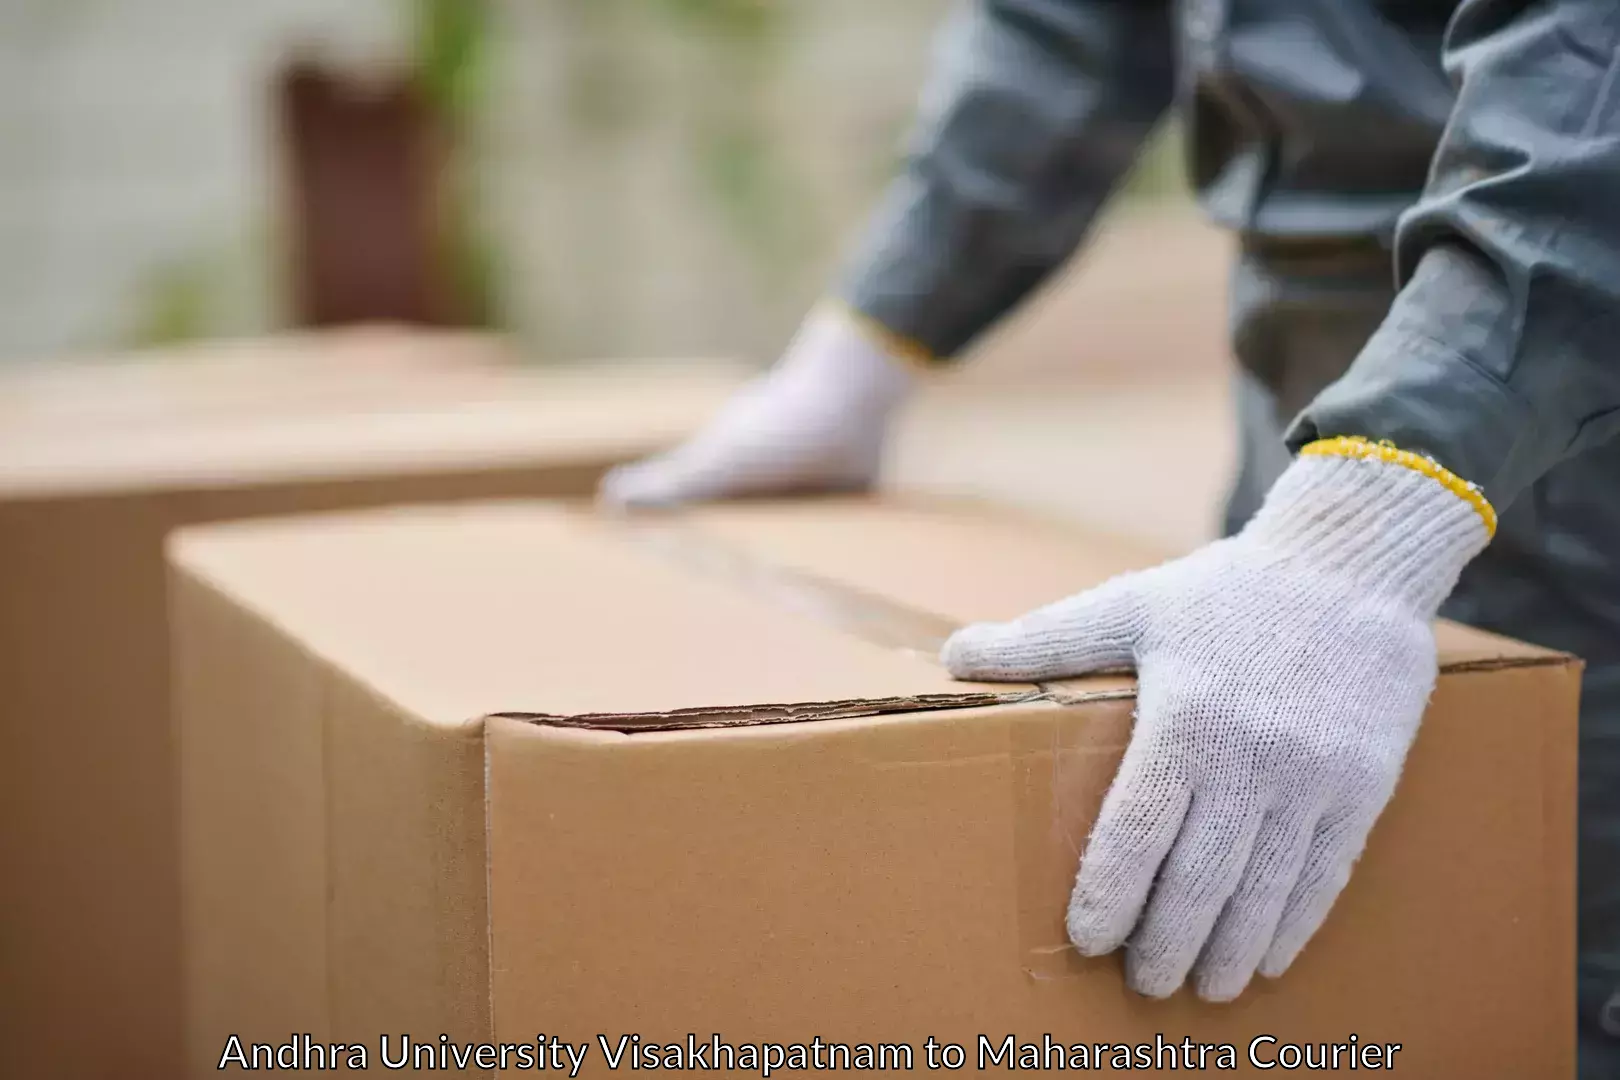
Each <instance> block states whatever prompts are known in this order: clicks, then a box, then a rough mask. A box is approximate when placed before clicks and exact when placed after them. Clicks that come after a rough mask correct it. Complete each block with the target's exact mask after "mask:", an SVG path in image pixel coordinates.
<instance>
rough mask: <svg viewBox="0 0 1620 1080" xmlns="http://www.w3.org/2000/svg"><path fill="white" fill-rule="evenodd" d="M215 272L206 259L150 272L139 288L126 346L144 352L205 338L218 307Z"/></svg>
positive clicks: (175, 261)
mask: <svg viewBox="0 0 1620 1080" xmlns="http://www.w3.org/2000/svg"><path fill="white" fill-rule="evenodd" d="M214 271H215V267H214V266H213V263H212V260H210V259H207V258H203V257H192V258H176V259H173V260H170V261H169V262H167V263H165V264H163V265H161V266H159V267H157V268H156V269H154V270H152V271H150V272H149V273H148V274H147V275H146V277H145V278H144V279H143V280H142V281H141V283H140V284H139V285H138V286H137V290H138V291H137V295H136V297H135V316H134V320H133V325H132V326H131V327H130V328H129V331H128V332H127V333H126V334H125V335H123V337H124V340H125V343H127V344H128V345H131V346H133V347H136V348H144V347H147V346H158V345H172V344H175V343H178V342H182V341H191V340H194V339H196V338H200V337H205V336H206V335H207V334H208V333H209V331H210V329H211V327H212V324H213V315H214V309H215V306H216V297H215V296H214V288H213V286H214V281H215V273H214Z"/></svg>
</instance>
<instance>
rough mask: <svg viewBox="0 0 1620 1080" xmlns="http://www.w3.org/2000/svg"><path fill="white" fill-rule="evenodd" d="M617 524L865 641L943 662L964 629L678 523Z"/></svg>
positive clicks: (665, 551)
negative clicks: (944, 651) (948, 642)
mask: <svg viewBox="0 0 1620 1080" xmlns="http://www.w3.org/2000/svg"><path fill="white" fill-rule="evenodd" d="M611 522H612V527H613V528H614V530H615V531H616V532H617V533H618V535H619V536H620V537H621V538H622V539H624V540H626V541H628V542H629V543H632V544H635V545H637V546H639V547H641V548H643V549H644V550H647V551H650V552H653V553H654V554H656V555H658V556H659V557H661V558H664V559H666V560H668V561H670V562H673V563H676V564H679V565H681V566H683V567H685V568H687V569H690V570H693V571H695V572H697V573H699V574H702V575H704V576H706V577H711V578H717V579H720V580H723V581H726V582H728V583H730V584H732V585H734V586H737V587H738V588H740V589H742V590H744V591H746V592H747V593H749V594H750V595H752V596H756V597H758V598H760V599H762V600H765V601H768V602H770V603H772V604H773V605H775V606H777V607H779V608H782V609H783V610H786V611H792V612H795V613H797V614H800V615H804V616H806V617H808V618H812V619H815V620H817V621H818V622H821V623H823V624H826V625H829V626H832V627H835V628H837V629H839V630H843V631H844V632H846V633H848V634H851V635H852V636H854V637H858V638H860V639H862V640H863V641H867V642H870V643H871V644H874V645H880V646H883V647H885V648H890V649H896V650H899V651H901V652H906V653H911V654H914V655H917V656H919V657H922V658H924V659H927V660H928V661H929V662H931V663H935V664H937V663H939V650H940V647H941V646H943V645H944V644H945V639H946V638H948V637H950V636H951V634H953V633H955V632H956V630H957V629H958V628H959V625H960V624H958V623H955V622H952V621H951V620H950V619H946V618H944V617H942V616H939V615H935V614H932V613H931V612H927V611H922V610H919V609H917V608H912V607H908V606H907V605H905V604H900V603H897V602H895V601H893V600H889V599H888V598H886V597H882V596H877V595H874V594H872V593H868V592H865V591H863V590H860V589H857V588H854V587H853V586H849V585H845V584H843V583H841V582H835V581H829V580H827V579H825V578H820V577H816V576H815V575H812V574H806V573H803V572H800V571H797V570H791V569H789V568H787V567H783V566H778V565H775V564H772V563H767V562H764V561H763V560H760V559H757V558H755V557H753V556H751V555H749V554H747V553H746V552H744V551H741V550H739V549H737V548H736V547H733V546H731V545H729V544H726V543H725V542H723V541H721V540H718V539H716V538H715V537H714V536H712V535H709V534H706V533H704V532H703V531H702V530H701V529H700V528H698V527H696V526H693V525H691V524H687V523H683V522H681V521H678V520H676V519H673V518H667V519H663V520H654V519H650V518H637V517H634V516H625V517H622V518H617V519H611Z"/></svg>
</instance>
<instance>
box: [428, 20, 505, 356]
mask: <svg viewBox="0 0 1620 1080" xmlns="http://www.w3.org/2000/svg"><path fill="white" fill-rule="evenodd" d="M411 18H412V27H411V28H412V31H413V41H414V43H415V52H414V55H413V57H412V66H413V68H414V71H415V75H416V78H417V79H418V80H419V83H420V85H421V87H422V90H423V92H424V94H425V95H426V96H427V99H428V101H429V103H430V105H431V107H432V108H433V110H434V111H435V113H436V114H437V118H438V120H439V122H440V123H441V124H442V125H443V126H444V130H445V134H446V136H447V137H448V138H449V141H450V150H449V152H450V163H449V174H448V175H447V177H446V178H445V179H446V190H445V205H444V206H443V207H442V212H443V214H444V215H445V217H444V224H445V243H446V251H445V252H444V255H443V258H444V260H445V266H444V270H445V272H446V274H447V275H448V276H449V279H450V283H451V288H453V289H454V290H455V294H456V301H457V304H458V307H459V309H460V310H459V312H458V314H459V315H460V316H461V317H462V319H463V320H464V321H466V322H468V323H471V324H472V325H474V326H484V327H488V326H493V325H494V324H496V323H497V322H498V321H499V317H498V312H497V310H496V302H495V296H496V276H497V273H498V259H497V256H496V248H495V246H494V245H493V244H492V243H491V241H490V238H489V236H488V234H487V231H486V229H485V227H484V225H483V222H482V217H481V215H480V214H479V212H478V210H477V206H478V202H479V200H478V197H477V193H476V191H475V177H476V173H477V166H476V162H475V161H474V160H473V157H474V154H475V152H476V151H475V148H474V146H473V141H474V133H475V132H476V130H477V126H478V124H479V121H480V119H481V117H482V110H483V108H484V105H485V101H486V97H485V87H486V86H487V74H488V71H487V69H488V63H489V59H488V58H489V40H490V21H491V11H490V3H489V0H412V2H411Z"/></svg>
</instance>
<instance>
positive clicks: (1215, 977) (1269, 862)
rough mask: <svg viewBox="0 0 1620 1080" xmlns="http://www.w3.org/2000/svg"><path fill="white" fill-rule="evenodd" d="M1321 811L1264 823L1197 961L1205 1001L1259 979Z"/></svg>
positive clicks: (1280, 815) (1276, 815) (1224, 997)
mask: <svg viewBox="0 0 1620 1080" xmlns="http://www.w3.org/2000/svg"><path fill="white" fill-rule="evenodd" d="M1318 821H1319V815H1318V813H1317V812H1316V809H1315V808H1314V807H1313V808H1310V809H1289V810H1273V811H1272V812H1271V813H1269V814H1267V815H1266V816H1265V819H1264V820H1263V821H1262V822H1261V823H1260V834H1259V836H1258V838H1257V839H1256V840H1255V844H1254V852H1253V854H1251V855H1250V856H1249V864H1248V866H1247V867H1246V868H1245V869H1244V871H1243V877H1242V880H1240V881H1239V882H1238V887H1237V891H1235V892H1234V893H1233V894H1232V897H1231V899H1229V900H1228V901H1227V902H1226V907H1225V908H1224V909H1223V910H1222V911H1221V915H1220V918H1218V919H1217V920H1216V921H1215V929H1214V931H1213V932H1212V933H1211V934H1210V937H1209V943H1208V944H1207V945H1205V946H1204V952H1203V954H1202V955H1201V956H1199V958H1198V963H1197V964H1196V965H1195V970H1194V975H1193V986H1194V988H1195V989H1196V990H1197V992H1198V996H1199V997H1201V998H1203V999H1204V1000H1205V1001H1231V1000H1233V999H1234V998H1236V997H1237V996H1238V995H1239V994H1241V993H1242V992H1243V990H1244V988H1245V987H1247V986H1248V985H1249V980H1250V979H1251V978H1253V977H1254V972H1255V969H1256V968H1257V967H1259V965H1260V960H1261V958H1262V957H1264V956H1265V954H1266V950H1267V949H1268V948H1270V946H1271V942H1272V940H1273V939H1274V938H1275V937H1276V933H1277V924H1278V923H1279V922H1281V921H1282V915H1283V908H1284V907H1285V906H1286V905H1287V903H1288V898H1289V896H1290V895H1292V893H1293V891H1294V885H1295V884H1296V883H1297V882H1298V881H1299V875H1300V873H1301V871H1302V870H1303V869H1304V866H1305V859H1306V857H1307V856H1308V854H1309V853H1310V849H1311V841H1312V839H1313V838H1314V836H1315V834H1316V829H1317V823H1318Z"/></svg>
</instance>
